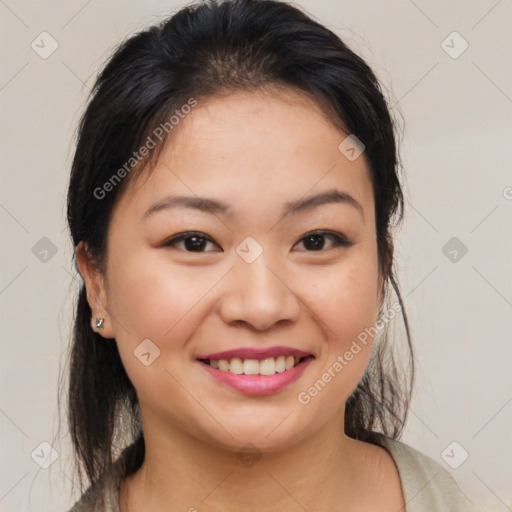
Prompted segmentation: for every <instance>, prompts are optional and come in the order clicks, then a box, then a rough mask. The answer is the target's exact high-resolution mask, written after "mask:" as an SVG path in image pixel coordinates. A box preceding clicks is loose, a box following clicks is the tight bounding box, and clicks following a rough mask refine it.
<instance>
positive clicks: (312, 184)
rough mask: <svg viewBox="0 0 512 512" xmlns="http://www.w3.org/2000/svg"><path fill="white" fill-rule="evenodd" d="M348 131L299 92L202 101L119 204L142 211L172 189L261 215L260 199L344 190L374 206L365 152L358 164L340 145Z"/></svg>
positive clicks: (279, 200) (280, 201)
mask: <svg viewBox="0 0 512 512" xmlns="http://www.w3.org/2000/svg"><path fill="white" fill-rule="evenodd" d="M347 136H348V134H347V133H345V132H344V131H342V130H341V129H340V128H337V127H336V126H335V125H334V124H333V123H332V122H331V121H330V120H329V118H328V117H327V116H326V114H325V113H324V112H323V111H322V110H321V108H320V107H319V105H318V104H316V103H315V102H313V100H311V99H310V98H308V97H306V96H305V95H304V94H301V93H299V92H297V91H295V90H292V89H290V90H286V91H282V90H280V91H276V90H267V91H262V90H259V91H258V92H251V91H243V92H235V93H231V94H228V95H224V96H215V97H210V98H207V99H201V100H198V104H197V106H195V107H194V108H193V109H192V111H191V112H190V113H189V114H187V115H186V116H183V117H182V118H181V120H180V122H179V125H177V126H176V127H175V128H174V130H173V131H172V132H171V134H170V136H169V137H168V139H167V141H166V144H165V146H164V148H163V149H162V152H161V153H160V155H159V158H158V161H157V162H156V165H155V167H154V168H153V169H152V170H151V172H146V171H145V170H144V171H142V173H141V174H140V176H137V178H136V179H134V180H133V182H134V183H133V184H132V183H130V184H129V186H128V187H127V190H126V192H125V194H124V196H125V197H122V198H121V201H120V205H119V206H120V207H123V203H124V206H128V205H129V206H130V208H131V209H132V210H136V209H138V210H140V209H142V208H144V207H148V206H150V205H149V204H148V203H149V202H151V201H155V200H157V199H159V198H163V197H164V196H165V195H166V194H169V193H172V194H187V195H197V196H208V197H217V198H219V199H222V200H224V201H225V202H228V203H230V204H236V203H239V204H240V205H241V206H244V207H247V206H248V205H250V204H252V205H253V210H254V212H255V211H256V210H257V206H258V204H261V205H262V207H265V208H268V205H269V203H276V208H279V207H281V205H282V204H283V203H285V202H289V201H292V200H296V199H298V198H299V197H302V196H306V195H307V194H308V193H317V192H321V191H324V190H327V189H332V188H333V187H336V188H338V189H341V190H342V191H344V192H347V193H349V194H350V195H352V196H356V197H357V198H358V201H359V202H361V203H367V204H366V208H372V207H373V205H372V204H369V203H371V202H372V198H373V193H372V190H371V181H370V177H369V172H368V169H367V165H366V160H365V158H364V154H362V155H361V157H359V158H357V159H356V160H353V161H350V160H349V159H347V158H346V156H344V154H343V153H341V152H340V150H339V145H340V143H342V142H343V140H344V139H345V138H346V137H347ZM276 211H277V210H276ZM139 213H140V212H139Z"/></svg>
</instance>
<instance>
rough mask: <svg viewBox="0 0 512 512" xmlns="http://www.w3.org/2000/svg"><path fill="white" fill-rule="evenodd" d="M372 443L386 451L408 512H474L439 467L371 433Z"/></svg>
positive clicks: (384, 437)
mask: <svg viewBox="0 0 512 512" xmlns="http://www.w3.org/2000/svg"><path fill="white" fill-rule="evenodd" d="M371 442H372V443H374V444H378V445H380V446H382V447H383V448H384V449H386V450H387V451H388V452H389V454H390V455H391V457H392V458H393V460H394V462H395V465H396V467H397V469H398V473H399V475H400V481H401V484H402V490H403V493H404V499H405V503H406V507H407V512H422V511H430V510H436V512H475V511H476V507H475V505H474V504H473V503H471V501H470V500H469V499H468V497H467V496H466V495H465V494H464V493H463V492H462V491H461V489H460V488H459V486H458V485H457V483H456V481H455V479H454V478H453V477H452V476H451V474H450V473H449V472H448V471H447V470H446V469H445V468H444V467H443V466H441V464H439V463H438V462H436V461H435V460H433V459H432V458H430V457H428V456H427V455H424V454H423V453H421V452H419V451H418V450H416V449H414V448H412V447H411V446H409V445H407V444H405V443H402V442H400V441H396V440H394V439H391V438H389V437H387V436H385V435H383V434H377V433H374V434H373V435H372V439H371Z"/></svg>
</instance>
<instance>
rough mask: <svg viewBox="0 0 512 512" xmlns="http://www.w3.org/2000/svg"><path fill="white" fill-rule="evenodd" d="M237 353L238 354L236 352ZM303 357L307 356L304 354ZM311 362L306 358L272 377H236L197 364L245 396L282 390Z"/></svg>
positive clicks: (204, 364) (268, 393)
mask: <svg viewBox="0 0 512 512" xmlns="http://www.w3.org/2000/svg"><path fill="white" fill-rule="evenodd" d="M237 353H240V352H239V351H238V352H237ZM305 355H308V354H307V353H306V354H305ZM302 357H303V356H302ZM205 359H208V358H205ZM312 360H313V357H311V358H307V359H305V360H304V361H302V362H300V363H299V364H297V366H294V367H293V368H292V369H291V370H285V371H284V372H282V373H276V374H274V375H236V374H234V373H231V372H224V371H221V370H217V369H215V368H212V367H211V366H210V365H208V364H206V363H201V362H200V361H199V364H200V365H201V366H202V367H203V368H204V369H205V370H206V371H207V372H209V373H210V375H211V376H212V377H214V378H215V379H216V380H217V381H219V382H221V383H223V384H227V385H228V386H231V387H232V388H234V389H236V390H237V391H240V392H241V393H245V394H247V395H270V394H272V393H277V392H278V391H281V390H283V389H284V388H285V387H287V386H289V385H290V384H291V383H292V382H295V381H296V380H297V379H298V378H299V377H300V376H301V375H302V374H303V373H304V370H305V369H306V367H307V366H308V365H309V363H310V362H311V361H312Z"/></svg>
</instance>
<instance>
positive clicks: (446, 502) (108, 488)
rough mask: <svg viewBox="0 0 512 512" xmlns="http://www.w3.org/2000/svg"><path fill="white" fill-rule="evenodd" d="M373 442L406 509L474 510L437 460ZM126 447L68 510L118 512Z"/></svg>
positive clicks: (383, 440)
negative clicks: (98, 485) (394, 474)
mask: <svg viewBox="0 0 512 512" xmlns="http://www.w3.org/2000/svg"><path fill="white" fill-rule="evenodd" d="M375 442H376V444H378V445H380V446H382V447H383V448H385V449H386V450H387V451H388V452H389V453H390V455H391V457H392V458H393V460H394V461H395V464H396V466H397V468H398V473H399V475H400V481H401V483H402V490H403V493H404V498H405V504H406V512H434V511H435V512H477V509H476V507H475V505H474V504H473V503H472V502H471V501H469V499H468V498H467V497H466V496H465V495H464V494H463V493H462V491H461V490H460V489H459V487H458V486H457V483H456V482H455V480H454V479H453V477H452V476H451V475H450V473H448V471H447V470H446V469H444V468H443V467H442V466H441V465H440V464H439V463H437V462H435V461H434V460H433V459H431V458H430V457H427V456H426V455H423V454H422V453H420V452H418V451H417V450H415V449H414V448H411V447H410V446H408V445H406V444H404V443H402V442H400V441H395V440H393V439H390V438H389V437H386V436H384V435H383V434H375ZM132 446H133V445H132ZM128 449H129V448H127V449H126V450H124V452H123V453H122V454H121V456H120V457H119V459H118V460H117V461H116V462H115V463H114V464H113V465H112V466H111V469H110V471H109V472H108V474H107V475H106V477H105V480H104V483H105V492H104V493H103V496H101V495H98V493H97V492H96V493H95V492H94V489H93V488H91V487H89V489H88V490H87V491H86V492H85V493H84V494H83V496H82V497H81V498H80V500H79V501H78V502H77V503H75V505H74V506H73V507H72V508H71V509H70V511H69V512H93V511H94V512H100V511H101V512H120V510H119V485H120V483H121V481H122V478H123V474H124V469H123V468H124V459H125V456H126V453H127V451H128Z"/></svg>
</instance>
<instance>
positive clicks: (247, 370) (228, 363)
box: [210, 356, 300, 375]
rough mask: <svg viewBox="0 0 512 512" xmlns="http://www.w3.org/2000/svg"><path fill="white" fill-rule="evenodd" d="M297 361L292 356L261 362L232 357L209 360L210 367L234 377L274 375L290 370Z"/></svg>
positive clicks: (271, 358) (298, 359) (296, 358)
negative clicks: (232, 374)
mask: <svg viewBox="0 0 512 512" xmlns="http://www.w3.org/2000/svg"><path fill="white" fill-rule="evenodd" d="M299 361H300V358H299V357H294V356H279V357H269V358H267V359H263V360H261V361H258V360H257V359H240V358H239V357H234V358H233V359H220V360H218V361H215V360H211V361H210V366H211V367H212V368H216V369H219V370H221V371H223V372H231V373H234V374H236V375H242V374H243V375H275V374H276V373H282V372H284V371H285V370H291V369H292V368H293V367H294V366H295V365H296V364H297V363H298V362H299Z"/></svg>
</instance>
